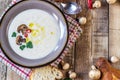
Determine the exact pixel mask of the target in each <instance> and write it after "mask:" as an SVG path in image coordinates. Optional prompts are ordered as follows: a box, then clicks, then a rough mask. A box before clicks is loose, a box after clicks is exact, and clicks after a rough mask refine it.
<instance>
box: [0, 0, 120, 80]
mask: <svg viewBox="0 0 120 80" xmlns="http://www.w3.org/2000/svg"><path fill="white" fill-rule="evenodd" d="M10 1H11V0H0V14H1V13H2V12H3V10H4V9H5V8H6V6H7V5H8V3H10ZM63 1H64V2H68V1H70V0H63ZM72 1H76V2H77V3H78V4H80V5H81V6H82V8H83V11H82V12H81V13H80V14H78V15H75V16H72V17H74V18H76V17H81V16H85V17H87V24H86V25H84V26H81V27H82V29H83V34H82V36H81V37H80V38H79V39H78V40H77V42H76V43H75V45H74V47H73V48H72V50H71V51H70V53H69V54H68V55H67V56H66V58H65V61H66V62H68V63H70V64H71V69H72V70H75V71H76V72H77V74H78V77H77V79H76V80H89V77H88V72H89V70H90V66H91V65H92V64H94V61H95V60H96V59H97V58H98V57H106V58H110V57H111V56H113V55H115V56H118V57H119V58H120V53H119V52H120V49H119V48H120V42H119V41H120V37H119V35H120V27H119V25H120V22H119V21H120V15H119V13H120V2H119V1H118V2H117V3H116V4H114V5H110V7H109V5H108V4H107V3H106V1H105V0H101V1H102V7H101V8H99V9H93V10H88V7H87V0H72ZM119 65H120V62H118V63H116V64H114V66H115V67H116V68H119V69H120V66H119ZM0 80H22V78H21V77H20V76H18V75H17V74H16V73H15V72H14V71H12V70H11V69H10V68H8V67H6V66H5V65H4V64H2V63H0Z"/></svg>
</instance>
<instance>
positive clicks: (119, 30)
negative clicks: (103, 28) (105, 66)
mask: <svg viewBox="0 0 120 80" xmlns="http://www.w3.org/2000/svg"><path fill="white" fill-rule="evenodd" d="M109 11H110V13H109V18H110V21H109V23H110V28H109V35H110V36H109V57H111V56H117V57H119V58H120V4H119V2H117V3H115V4H113V5H110V8H109ZM113 65H114V67H116V68H119V69H120V62H118V63H116V64H113Z"/></svg>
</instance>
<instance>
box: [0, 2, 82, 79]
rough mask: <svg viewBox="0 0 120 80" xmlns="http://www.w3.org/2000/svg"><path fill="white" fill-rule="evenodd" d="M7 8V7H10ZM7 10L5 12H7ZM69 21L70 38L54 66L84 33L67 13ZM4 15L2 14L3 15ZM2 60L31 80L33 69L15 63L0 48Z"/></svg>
mask: <svg viewBox="0 0 120 80" xmlns="http://www.w3.org/2000/svg"><path fill="white" fill-rule="evenodd" d="M18 1H20V0H18ZM18 1H17V0H13V1H12V3H11V4H10V5H9V6H8V8H9V7H10V6H11V5H14V4H15V3H16V2H18ZM8 8H7V9H8ZM7 9H6V10H7ZM6 10H5V11H4V12H3V14H4V13H5V12H6ZM65 16H66V18H67V21H68V25H69V38H68V42H67V45H66V47H65V49H64V51H63V53H62V55H61V56H60V57H59V58H58V59H57V60H56V61H55V62H53V63H51V64H50V65H52V66H57V65H58V63H59V62H60V61H61V60H62V59H63V58H64V57H65V55H66V54H67V53H68V52H69V51H70V49H71V48H72V46H73V44H74V43H75V41H76V39H77V38H78V37H79V36H80V35H81V33H82V29H81V28H80V26H79V24H78V22H77V21H76V20H74V19H73V18H71V17H70V16H68V15H66V14H65ZM1 17H2V16H1ZM0 61H1V62H2V63H4V64H5V65H6V66H8V67H9V68H11V69H12V70H13V71H15V72H16V73H17V74H18V75H20V76H21V77H23V80H29V77H30V73H31V72H32V70H31V69H30V68H24V67H21V66H18V65H16V64H14V63H13V62H11V61H10V60H9V59H8V58H7V57H6V56H5V55H4V53H3V52H2V50H1V49H0Z"/></svg>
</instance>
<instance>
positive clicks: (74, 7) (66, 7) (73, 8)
mask: <svg viewBox="0 0 120 80" xmlns="http://www.w3.org/2000/svg"><path fill="white" fill-rule="evenodd" d="M60 8H61V9H62V11H63V12H65V13H66V14H78V13H80V12H81V11H82V8H81V6H79V5H78V4H77V3H76V2H68V3H60Z"/></svg>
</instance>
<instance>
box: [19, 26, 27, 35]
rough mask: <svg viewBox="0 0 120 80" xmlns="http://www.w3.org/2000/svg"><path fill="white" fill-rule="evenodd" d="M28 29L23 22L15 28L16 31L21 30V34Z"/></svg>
mask: <svg viewBox="0 0 120 80" xmlns="http://www.w3.org/2000/svg"><path fill="white" fill-rule="evenodd" d="M27 29H28V27H27V26H26V25H25V24H21V25H20V26H18V28H17V32H19V33H20V32H22V34H24V32H25V31H26V30H27Z"/></svg>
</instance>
